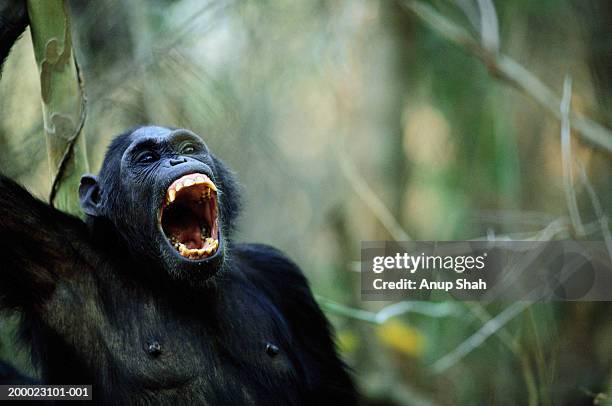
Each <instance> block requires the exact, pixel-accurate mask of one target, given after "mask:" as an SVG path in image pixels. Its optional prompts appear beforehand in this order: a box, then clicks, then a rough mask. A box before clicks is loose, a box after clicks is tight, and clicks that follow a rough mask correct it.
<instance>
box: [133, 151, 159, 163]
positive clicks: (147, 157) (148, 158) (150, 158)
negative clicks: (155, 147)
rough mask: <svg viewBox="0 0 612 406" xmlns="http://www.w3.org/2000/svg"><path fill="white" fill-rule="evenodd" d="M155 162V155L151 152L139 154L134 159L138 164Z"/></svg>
mask: <svg viewBox="0 0 612 406" xmlns="http://www.w3.org/2000/svg"><path fill="white" fill-rule="evenodd" d="M156 160H157V154H155V153H154V152H151V151H144V152H141V153H140V154H139V155H138V157H137V158H136V161H137V162H138V163H139V164H149V163H151V162H155V161H156Z"/></svg>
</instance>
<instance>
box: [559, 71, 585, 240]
mask: <svg viewBox="0 0 612 406" xmlns="http://www.w3.org/2000/svg"><path fill="white" fill-rule="evenodd" d="M571 104H572V78H571V77H570V76H566V77H565V81H564V83H563V98H562V99H561V105H560V111H561V159H562V160H563V184H564V186H565V200H566V202H567V211H568V212H569V216H570V220H571V221H572V226H573V227H574V231H575V232H576V234H577V235H578V236H580V237H582V236H584V227H583V226H582V220H581V219H580V212H579V211H578V202H577V200H576V188H575V187H574V173H573V171H572V146H571V140H570V135H571V134H570V133H571V127H570V116H569V112H570V108H571Z"/></svg>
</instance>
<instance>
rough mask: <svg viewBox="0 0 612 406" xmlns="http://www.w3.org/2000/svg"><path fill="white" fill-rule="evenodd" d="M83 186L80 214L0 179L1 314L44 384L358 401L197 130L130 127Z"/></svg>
mask: <svg viewBox="0 0 612 406" xmlns="http://www.w3.org/2000/svg"><path fill="white" fill-rule="evenodd" d="M11 3H12V4H13V5H15V4H20V2H17V1H12V2H11ZM0 8H1V7H0ZM17 14H18V13H17ZM5 15H7V14H5ZM6 23H7V22H6V21H4V24H6ZM1 33H5V34H6V25H5V26H4V27H2V28H0V34H1ZM17 36H18V35H15V33H14V32H12V33H11V37H12V38H13V39H14V38H17ZM6 38H7V36H5V37H4V38H2V39H1V40H2V41H4V40H5V39H6ZM4 48H6V51H8V49H9V48H10V46H8V47H7V46H5V47H4ZM5 56H6V55H5V54H4V55H0V57H1V58H2V59H4V57H5ZM79 195H80V199H81V207H82V209H83V211H84V212H85V214H86V222H83V221H81V220H80V219H78V218H77V217H73V216H71V215H68V214H65V213H62V212H60V211H58V210H56V209H54V208H53V207H51V206H50V205H49V204H46V203H44V202H41V201H39V200H37V199H36V198H34V197H32V196H31V195H30V194H29V193H28V192H27V191H26V190H25V189H23V188H22V187H20V186H19V185H17V184H16V183H15V182H13V181H12V180H10V179H8V178H6V177H3V176H0V261H1V262H0V309H10V310H14V311H17V312H19V314H21V315H22V323H21V336H22V337H23V338H24V339H25V340H26V341H27V342H28V343H29V346H30V347H31V348H32V353H33V358H34V359H35V360H36V361H37V363H38V365H39V367H40V370H41V377H42V381H43V382H44V383H47V384H91V385H93V397H94V401H96V402H97V403H104V404H117V403H119V404H122V403H138V404H146V403H155V404H157V403H159V404H185V403H187V404H210V405H226V404H231V405H238V404H262V405H268V404H270V405H272V404H279V405H295V404H308V405H310V404H331V403H334V404H354V403H356V398H357V395H356V390H355V388H354V385H353V383H352V381H351V378H350V376H349V374H348V373H347V371H346V368H345V366H344V364H343V362H342V361H341V360H340V359H339V357H338V355H337V353H336V349H335V347H334V343H333V340H332V335H331V331H330V327H329V325H328V322H327V320H326V318H325V316H324V315H323V314H322V312H321V310H320V309H319V307H318V306H317V304H316V302H315V300H314V299H313V296H312V294H311V291H310V289H309V287H308V283H307V281H306V279H305V278H304V276H303V274H302V272H301V271H300V270H299V268H298V267H297V266H296V265H295V264H294V263H293V262H292V261H291V260H289V259H287V258H286V257H285V256H284V255H283V254H282V253H281V252H279V251H278V250H276V249H274V248H271V247H268V246H265V245H258V244H235V243H233V241H232V231H233V229H234V226H235V221H236V216H237V214H238V211H239V207H240V204H239V201H240V196H239V191H238V189H237V187H236V183H235V180H234V176H233V175H232V172H231V171H230V170H228V169H227V167H226V166H225V165H224V164H223V163H222V162H221V161H220V160H219V159H217V158H216V157H215V156H214V155H213V154H211V153H210V151H209V149H208V147H207V146H206V144H205V143H204V142H203V141H202V139H201V138H200V137H199V136H197V135H195V134H194V133H192V132H191V131H188V130H185V129H174V128H166V127H158V126H144V127H138V128H136V129H133V130H130V131H128V132H125V133H124V134H121V135H119V136H117V137H116V138H115V139H114V140H113V141H112V143H111V145H110V147H109V149H108V151H107V153H106V156H105V159H104V161H103V165H102V168H101V171H100V174H99V176H93V175H84V176H83V177H82V181H81V186H80V188H79Z"/></svg>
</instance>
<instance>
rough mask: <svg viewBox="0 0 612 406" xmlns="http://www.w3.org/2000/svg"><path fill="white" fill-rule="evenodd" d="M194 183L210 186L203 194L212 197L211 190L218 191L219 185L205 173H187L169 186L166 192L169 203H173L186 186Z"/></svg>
mask: <svg viewBox="0 0 612 406" xmlns="http://www.w3.org/2000/svg"><path fill="white" fill-rule="evenodd" d="M193 185H206V186H207V187H208V188H207V189H206V190H205V191H204V193H203V194H202V196H206V197H210V191H211V190H212V191H214V192H216V191H217V187H216V186H215V184H214V183H213V182H212V180H210V178H209V177H208V176H206V175H204V174H199V173H198V174H195V173H192V174H189V175H185V176H183V177H182V178H180V179H178V180H175V181H174V183H172V185H171V186H170V187H169V188H168V192H167V194H166V200H167V202H168V203H172V202H173V201H174V200H175V199H176V193H177V192H179V191H180V190H181V189H182V188H184V187H190V186H193Z"/></svg>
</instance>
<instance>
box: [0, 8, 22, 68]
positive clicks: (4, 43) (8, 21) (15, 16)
mask: <svg viewBox="0 0 612 406" xmlns="http://www.w3.org/2000/svg"><path fill="white" fill-rule="evenodd" d="M28 24H29V20H28V10H27V6H26V1H25V0H4V1H2V2H0V67H1V66H2V64H4V60H5V59H6V57H7V56H8V54H9V52H10V50H11V47H12V46H13V44H14V43H15V41H17V38H19V36H20V35H21V34H22V33H23V31H24V30H25V29H26V27H27V26H28Z"/></svg>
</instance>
